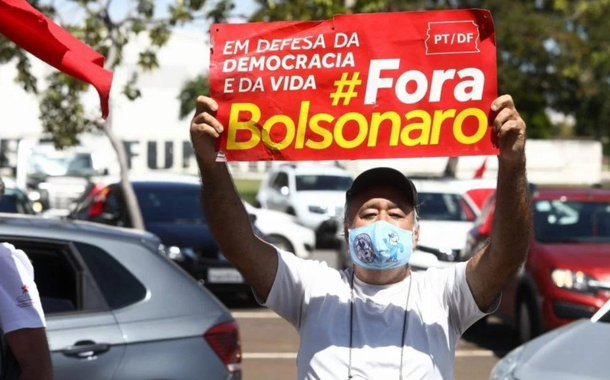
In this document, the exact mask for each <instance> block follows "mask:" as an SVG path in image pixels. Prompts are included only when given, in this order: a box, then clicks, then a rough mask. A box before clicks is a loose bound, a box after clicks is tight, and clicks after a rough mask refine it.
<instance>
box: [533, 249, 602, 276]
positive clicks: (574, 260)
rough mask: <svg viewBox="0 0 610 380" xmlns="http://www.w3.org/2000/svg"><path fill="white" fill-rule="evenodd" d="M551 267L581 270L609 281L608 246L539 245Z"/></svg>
mask: <svg viewBox="0 0 610 380" xmlns="http://www.w3.org/2000/svg"><path fill="white" fill-rule="evenodd" d="M536 246H537V248H538V250H539V251H540V252H541V253H543V254H544V255H545V256H546V257H547V258H548V259H549V261H551V265H552V266H554V267H557V268H564V269H571V270H581V271H583V272H585V273H588V274H590V275H593V276H594V277H596V278H598V279H608V280H610V244H609V243H604V244H587V243H562V244H540V243H538V244H537V245H536Z"/></svg>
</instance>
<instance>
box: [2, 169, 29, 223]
mask: <svg viewBox="0 0 610 380" xmlns="http://www.w3.org/2000/svg"><path fill="white" fill-rule="evenodd" d="M2 181H3V182H4V186H5V188H4V196H3V197H2V201H0V212H4V213H10V214H27V215H34V214H36V212H35V211H34V207H33V206H32V202H31V201H30V199H29V198H28V197H27V195H26V193H25V192H24V191H23V190H21V189H19V188H17V184H16V183H15V181H14V180H13V179H11V178H6V177H3V178H2Z"/></svg>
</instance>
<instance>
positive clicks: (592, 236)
mask: <svg viewBox="0 0 610 380" xmlns="http://www.w3.org/2000/svg"><path fill="white" fill-rule="evenodd" d="M534 235H535V237H536V240H538V241H540V242H543V243H561V242H585V243H599V242H610V202H578V201H563V200H560V199H557V200H540V201H536V202H535V203H534Z"/></svg>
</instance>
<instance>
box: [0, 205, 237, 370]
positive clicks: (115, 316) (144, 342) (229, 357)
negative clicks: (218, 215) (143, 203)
mask: <svg viewBox="0 0 610 380" xmlns="http://www.w3.org/2000/svg"><path fill="white" fill-rule="evenodd" d="M0 226H1V228H0V230H1V231H2V232H1V233H0V241H2V242H9V243H10V244H13V245H15V246H16V247H17V248H19V249H23V250H24V251H26V252H27V254H28V256H29V258H30V260H31V261H32V264H33V266H34V268H35V271H36V283H37V285H38V290H39V292H40V296H41V301H42V306H43V308H44V311H45V314H46V315H47V334H48V338H49V345H50V349H51V353H52V360H53V370H54V377H55V378H56V379H63V380H82V379H87V380H109V379H115V380H128V379H129V380H132V379H143V380H146V379H149V380H152V379H176V380H180V379H182V380H191V379H198V378H201V376H202V374H205V376H204V377H205V378H206V379H218V380H221V379H222V380H227V379H232V380H237V379H241V368H240V363H241V348H240V343H239V334H238V329H237V325H236V324H235V321H234V320H233V318H232V316H231V314H230V313H229V311H228V310H227V309H226V308H225V307H224V306H223V305H222V304H221V303H220V302H218V300H217V299H216V298H215V297H214V296H212V295H211V294H210V293H209V292H208V291H207V290H206V289H205V288H204V287H203V286H201V285H200V284H198V283H197V282H196V281H194V280H193V279H192V278H191V277H190V276H188V275H185V273H184V271H183V270H181V269H180V268H179V267H178V266H176V265H175V264H174V263H172V261H171V260H169V259H168V258H167V257H165V256H164V255H163V254H162V253H161V252H160V250H159V246H160V241H159V239H158V238H156V237H155V236H154V235H152V234H150V233H147V232H136V231H129V230H126V229H120V228H111V227H106V226H101V225H96V224H93V223H83V222H68V221H56V220H47V219H42V218H36V217H28V216H10V215H8V214H3V215H2V216H0Z"/></svg>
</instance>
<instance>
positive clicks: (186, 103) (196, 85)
mask: <svg viewBox="0 0 610 380" xmlns="http://www.w3.org/2000/svg"><path fill="white" fill-rule="evenodd" d="M209 94H210V84H209V82H208V77H207V76H205V75H203V74H201V75H199V76H197V77H196V78H193V79H191V80H188V81H186V82H185V83H184V84H183V85H182V88H181V89H180V94H179V95H178V100H180V115H179V116H180V118H181V119H184V118H185V117H187V116H189V115H190V114H191V113H192V112H193V111H194V110H195V106H196V105H197V97H198V96H199V95H206V96H207V95H209Z"/></svg>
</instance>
